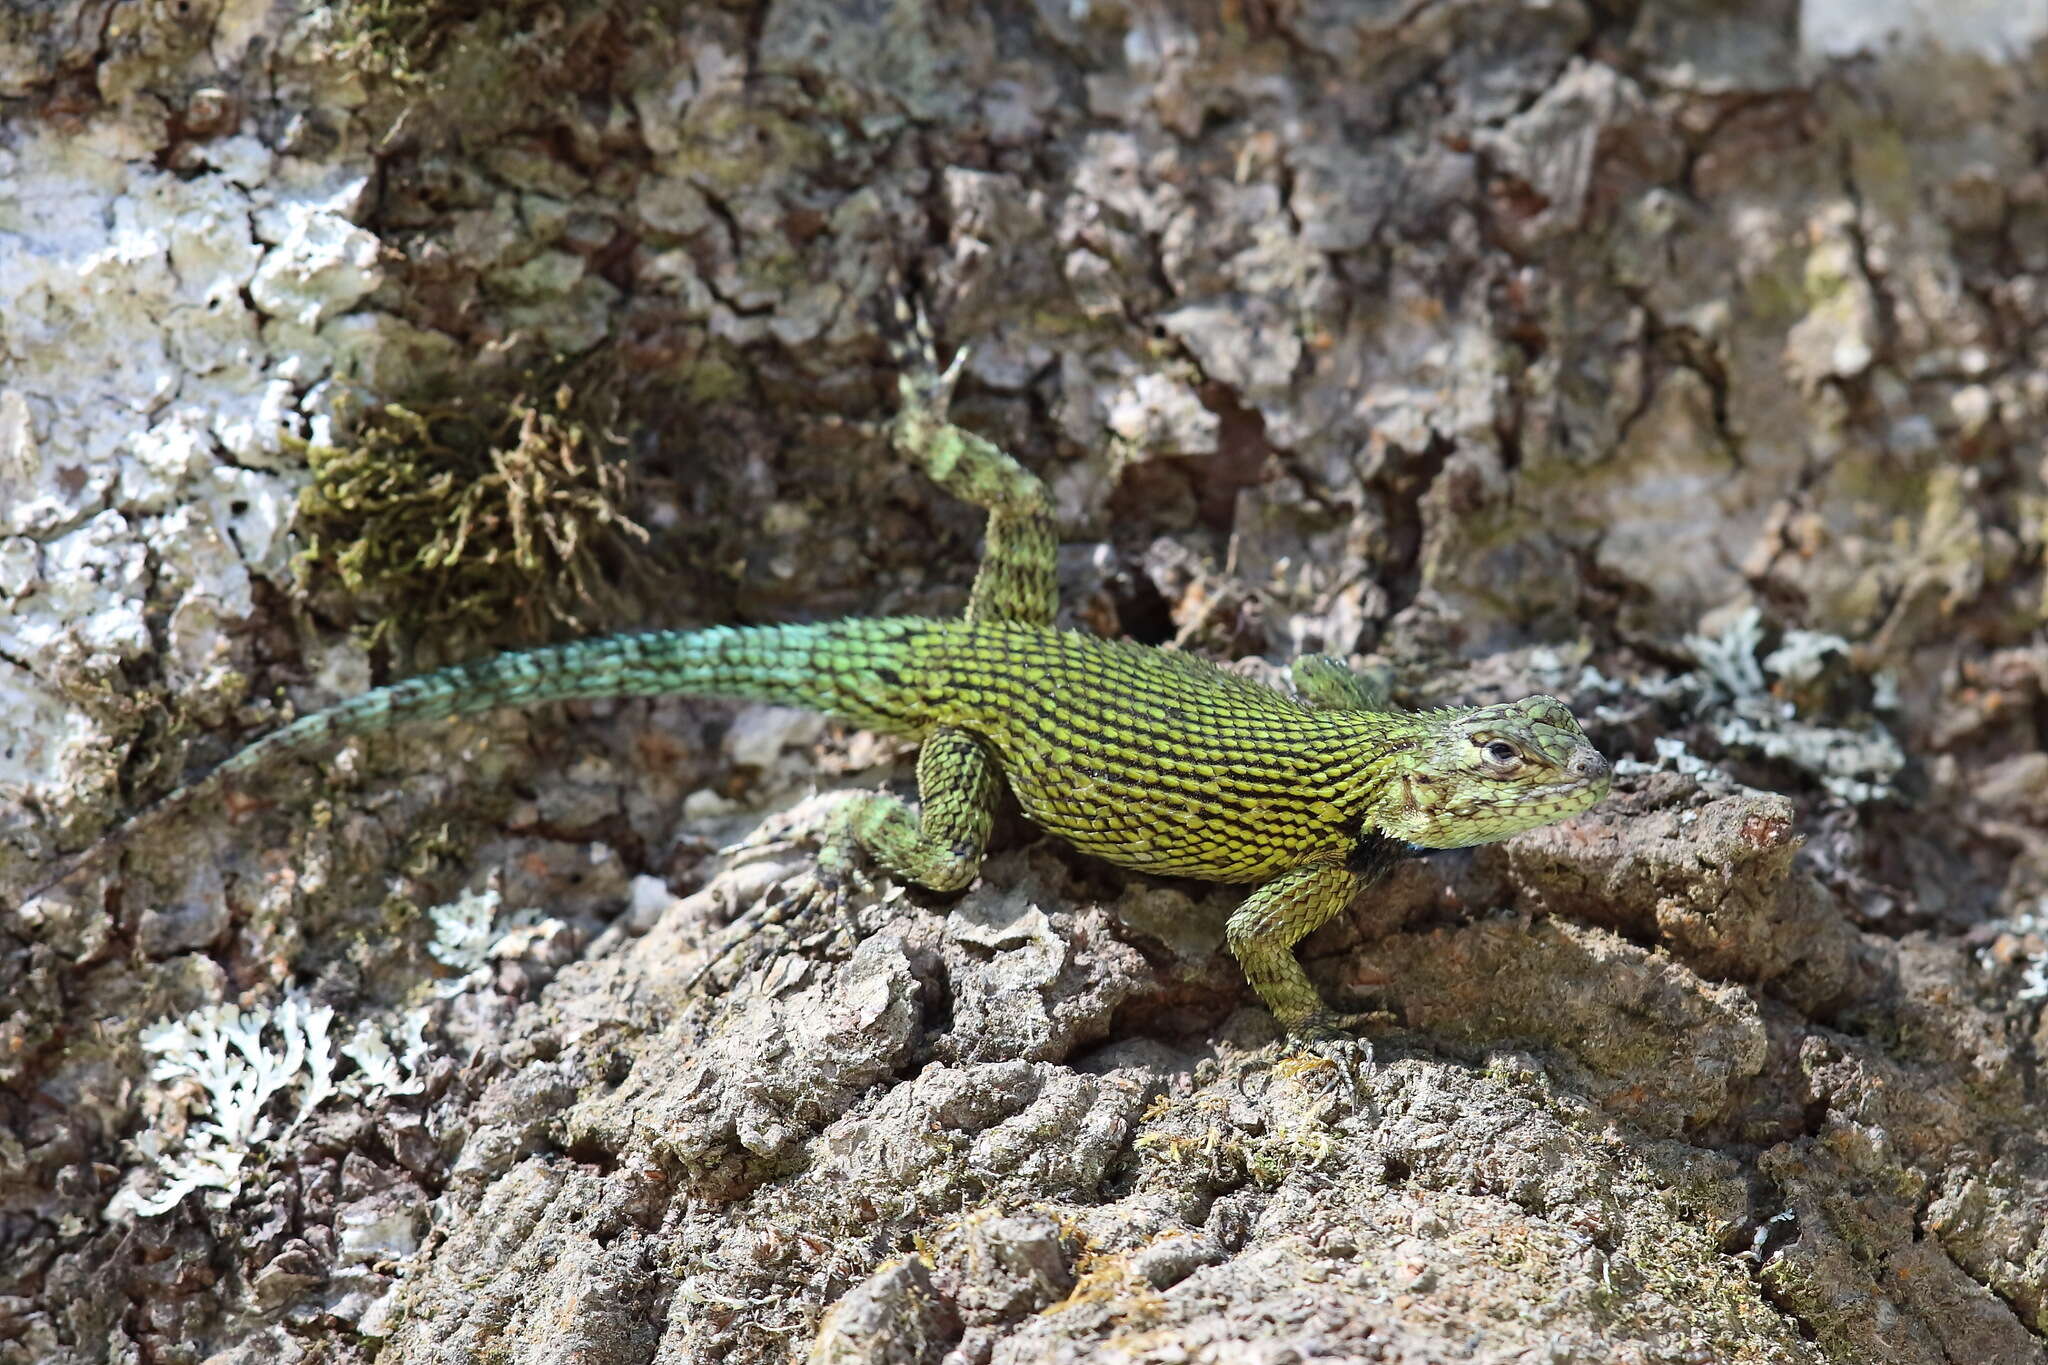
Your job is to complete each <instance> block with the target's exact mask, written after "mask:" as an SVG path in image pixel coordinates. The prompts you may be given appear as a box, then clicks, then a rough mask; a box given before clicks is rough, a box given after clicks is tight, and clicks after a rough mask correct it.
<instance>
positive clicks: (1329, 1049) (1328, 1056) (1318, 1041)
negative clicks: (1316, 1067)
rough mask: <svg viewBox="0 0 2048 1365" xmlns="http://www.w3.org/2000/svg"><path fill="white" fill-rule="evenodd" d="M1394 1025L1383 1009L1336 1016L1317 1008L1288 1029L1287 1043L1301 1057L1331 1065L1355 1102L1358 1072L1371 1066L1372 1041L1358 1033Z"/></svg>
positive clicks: (1357, 1090) (1357, 1094) (1357, 1092)
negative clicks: (1345, 1084) (1291, 1045)
mask: <svg viewBox="0 0 2048 1365" xmlns="http://www.w3.org/2000/svg"><path fill="white" fill-rule="evenodd" d="M1395 1022H1398V1021H1397V1020H1396V1018H1395V1016H1394V1015H1392V1014H1390V1013H1388V1012H1387V1011H1386V1010H1366V1011H1364V1012H1362V1013H1359V1014H1339V1013H1337V1012H1336V1011H1335V1010H1330V1009H1319V1010H1317V1011H1315V1012H1314V1013H1313V1014H1311V1015H1309V1016H1308V1017H1307V1018H1306V1019H1303V1020H1301V1021H1300V1022H1299V1023H1297V1024H1295V1025H1294V1026H1293V1027H1291V1028H1290V1029H1289V1030H1288V1035H1289V1037H1288V1041H1289V1043H1291V1044H1293V1045H1294V1048H1295V1049H1297V1050H1298V1053H1299V1055H1301V1056H1303V1057H1304V1058H1306V1059H1309V1060H1313V1061H1317V1062H1323V1063H1327V1064H1330V1065H1333V1066H1335V1067H1336V1068H1337V1070H1338V1072H1339V1073H1340V1074H1341V1075H1342V1076H1343V1077H1344V1079H1345V1081H1346V1083H1347V1084H1348V1085H1349V1086H1350V1089H1351V1093H1352V1097H1353V1098H1354V1099H1356V1098H1358V1097H1359V1096H1360V1095H1361V1091H1360V1089H1359V1081H1358V1077H1359V1073H1360V1072H1361V1071H1362V1070H1368V1069H1370V1068H1371V1067H1372V1065H1373V1051H1372V1040H1371V1039H1370V1038H1367V1037H1364V1036H1362V1034H1361V1032H1360V1031H1361V1030H1364V1029H1369V1028H1383V1027H1385V1026H1386V1025H1388V1024H1391V1023H1395Z"/></svg>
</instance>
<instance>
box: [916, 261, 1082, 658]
mask: <svg viewBox="0 0 2048 1365" xmlns="http://www.w3.org/2000/svg"><path fill="white" fill-rule="evenodd" d="M895 322H896V332H897V334H896V335H895V336H894V337H893V338H892V339H891V344H892V349H893V352H894V356H895V359H896V362H897V364H898V365H899V366H901V367H902V373H901V375H900V376H899V378H898V379H897V390H898V393H899V395H900V398H901V403H902V406H901V407H900V409H899V410H898V412H897V415H896V421H895V425H894V426H893V427H892V428H891V431H890V438H891V439H892V440H893V441H894V442H895V445H896V449H897V450H899V451H901V452H902V453H903V454H904V455H905V456H907V457H908V458H910V459H912V460H915V461H917V463H918V464H919V465H920V466H922V467H923V469H924V471H925V472H926V473H927V474H929V475H930V476H931V478H932V482H934V483H936V484H938V485H939V487H941V488H943V489H945V490H946V491H947V492H948V493H951V494H952V495H953V496H954V497H956V498H959V499H960V500H961V501H963V502H967V503H971V504H973V505H974V506H976V507H980V508H982V509H984V510H986V511H987V512H988V533H987V537H986V542H985V544H984V546H983V549H982V552H981V570H980V572H979V573H977V574H976V575H975V578H974V588H973V590H972V591H971V592H970V593H969V595H968V599H967V619H968V620H970V621H1017V622H1021V623H1023V624H1027V625H1039V626H1046V625H1051V624H1052V619H1053V615H1054V614H1055V612H1057V611H1058V609H1059V585H1058V582H1057V580H1056V578H1055V573H1054V571H1055V569H1056V567H1057V563H1058V556H1059V532H1058V528H1057V527H1056V526H1055V525H1054V523H1053V516H1052V495H1051V494H1050V493H1048V492H1047V491H1046V487H1045V484H1044V483H1043V482H1041V481H1040V479H1039V477H1038V476H1037V475H1036V474H1033V473H1032V472H1031V471H1030V470H1028V469H1026V468H1025V467H1024V466H1023V465H1021V464H1019V463H1018V462H1017V461H1016V460H1015V459H1014V458H1013V457H1012V456H1010V455H1009V454H1008V453H1007V452H1005V451H1004V450H1003V449H1002V448H1001V447H1000V446H998V445H996V444H995V443H994V442H993V441H990V440H988V439H986V438H985V437H981V436H977V435H975V434H974V433H973V432H971V431H968V430H965V429H964V428H961V427H956V426H954V425H953V423H952V422H951V420H950V419H949V418H948V416H947V410H948V408H949V407H950V406H951V404H952V401H953V386H954V385H955V384H956V383H957V382H958V381H959V378H960V370H961V367H962V365H963V364H964V363H965V362H966V359H967V352H966V351H965V350H962V351H960V352H959V353H958V354H956V355H955V356H954V357H953V361H952V363H951V364H949V365H948V366H946V368H945V369H944V370H941V369H939V366H938V357H937V353H936V351H935V350H934V348H933V343H932V333H931V326H930V324H929V323H928V322H927V321H926V320H925V317H924V314H923V312H922V311H921V310H919V309H917V308H916V307H914V306H913V305H912V304H911V303H910V302H909V300H907V299H903V298H899V300H898V302H897V312H896V319H895Z"/></svg>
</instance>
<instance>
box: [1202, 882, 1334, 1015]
mask: <svg viewBox="0 0 2048 1365" xmlns="http://www.w3.org/2000/svg"><path fill="white" fill-rule="evenodd" d="M1362 885H1363V883H1362V881H1361V879H1360V878H1359V876H1358V874H1357V873H1355V872H1353V871H1352V870H1351V868H1349V867H1347V866H1346V865H1345V864H1343V863H1340V862H1317V863H1308V864H1305V865H1303V866H1301V867H1297V868H1292V869H1290V870H1288V871H1286V872H1283V873H1281V874H1280V875H1279V876H1277V877H1275V878H1274V879H1273V880H1272V881H1270V882H1267V883H1266V884H1265V885H1264V886H1261V887H1260V888H1259V889H1258V890H1256V891H1254V892H1252V893H1251V894H1250V895H1249V896H1246V897H1245V899H1244V904H1243V905H1240V906H1239V907H1238V908H1237V913H1236V914H1234V915H1232V916H1231V917H1230V923H1229V925H1228V926H1227V928H1226V929H1225V937H1226V938H1227V939H1228V940H1229V943H1230V951H1231V952H1232V954H1234V955H1235V956H1236V958H1237V961H1238V965H1239V966H1241V967H1243V968H1244V974H1245V977H1246V979H1247V980H1249V981H1250V982H1251V983H1252V989H1253V990H1255V991H1257V992H1258V993H1259V999H1261V1000H1263V1001H1265V1002H1266V1008H1267V1009H1269V1010H1271V1011H1273V1017H1274V1018H1275V1019H1278V1020H1279V1021H1280V1023H1281V1024H1282V1025H1283V1026H1284V1027H1285V1028H1286V1029H1287V1031H1288V1032H1289V1033H1291V1034H1295V1035H1297V1036H1300V1037H1305V1038H1310V1039H1324V1038H1343V1037H1347V1036H1348V1035H1347V1034H1346V1033H1345V1030H1344V1028H1343V1023H1344V1016H1342V1015H1340V1014H1338V1013H1337V1012H1336V1011H1334V1010H1332V1009H1330V1008H1329V1007H1328V1006H1327V1005H1325V1004H1324V1003H1323V1000H1322V997H1321V996H1319V995H1317V994H1316V988H1315V987H1314V986H1312V985H1310V984H1309V979H1308V973H1307V972H1304V971H1303V970H1302V969H1301V964H1300V963H1299V962H1297V961H1295V960H1294V945H1295V944H1296V943H1299V942H1300V941H1301V940H1302V939H1304V938H1306V937H1307V936H1308V935H1309V934H1311V933H1313V932H1314V931H1315V930H1316V929H1318V928H1320V927H1321V926H1322V925H1323V924H1324V923H1325V922H1327V921H1328V920H1329V918H1330V917H1331V916H1332V915H1335V914H1336V913H1337V912H1338V911H1339V910H1342V909H1343V908H1344V907H1345V906H1346V905H1347V904H1349V903H1350V900H1351V897H1352V895H1353V894H1354V893H1356V892H1357V891H1358V890H1359V889H1360V887H1361V886H1362Z"/></svg>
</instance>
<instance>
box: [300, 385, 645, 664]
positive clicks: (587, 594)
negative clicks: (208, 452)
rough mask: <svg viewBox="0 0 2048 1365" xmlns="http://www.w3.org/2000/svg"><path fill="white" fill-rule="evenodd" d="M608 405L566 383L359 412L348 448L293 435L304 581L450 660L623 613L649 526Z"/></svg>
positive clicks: (379, 639) (372, 627) (313, 591)
mask: <svg viewBox="0 0 2048 1365" xmlns="http://www.w3.org/2000/svg"><path fill="white" fill-rule="evenodd" d="M533 388H538V389H539V390H540V394H539V396H537V397H536V396H534V394H533V391H532V390H533ZM616 417H617V403H616V400H614V399H612V398H611V397H610V396H609V395H607V394H606V393H605V392H604V391H603V388H602V386H599V387H598V388H597V389H595V390H584V389H581V388H578V387H577V386H575V385H572V383H570V382H566V381H558V382H553V383H541V384H538V385H533V386H531V387H520V388H516V389H515V390H514V392H513V393H512V394H511V395H510V396H509V397H498V398H493V397H491V396H489V395H483V396H470V397H448V398H442V399H435V400H430V401H414V402H411V403H407V404H399V403H388V404H381V405H377V406H374V407H371V408H369V409H368V410H367V411H365V412H363V413H362V414H361V415H359V416H357V417H355V418H354V419H353V420H352V421H351V422H349V423H348V425H349V426H350V428H351V429H352V438H351V440H350V442H349V444H347V445H343V446H308V447H306V450H305V454H306V459H307V463H308V464H309V466H310V467H311V470H312V474H313V481H312V482H311V483H310V484H309V485H307V487H306V488H305V490H304V491H303V492H302V493H301V494H300V496H299V518H298V529H299V531H300V534H301V535H302V537H303V538H304V542H305V548H304V549H303V550H302V551H301V552H300V554H299V556H298V559H297V561H296V563H295V565H294V567H295V569H296V571H297V575H298V580H299V588H300V591H301V593H302V594H304V595H306V596H308V597H310V598H313V599H315V600H317V601H319V602H320V603H321V605H323V606H332V605H333V599H334V598H335V596H336V595H337V593H338V594H340V595H342V596H345V597H346V598H347V599H349V601H348V603H347V606H348V609H349V610H351V611H352V612H353V614H354V615H356V616H357V617H358V618H360V619H363V620H365V621H366V622H367V625H368V632H369V637H370V642H371V643H372V644H377V643H383V642H385V641H387V640H390V639H392V638H393V637H396V639H397V640H399V641H403V642H405V643H406V644H407V645H409V646H412V645H417V646H419V647H421V648H422V649H423V651H424V652H428V653H432V654H436V655H442V656H449V657H452V656H454V655H457V654H460V653H463V652H466V651H467V650H469V649H471V648H473V647H474V646H476V645H479V644H484V643H521V642H528V641H532V640H536V639H541V638H545V637H547V636H549V635H552V634H558V633H563V632H564V631H565V630H567V631H589V630H591V629H592V628H593V627H594V626H596V625H598V624H599V623H600V622H602V621H604V620H607V619H618V618H620V617H623V616H627V615H630V614H631V613H632V607H633V594H632V593H630V592H629V591H628V590H627V588H626V587H625V586H623V585H624V584H626V583H627V582H629V581H636V582H644V581H645V579H646V571H645V568H644V560H645V558H646V556H645V554H644V552H641V551H640V547H641V546H642V545H644V544H645V543H646V541H647V539H648V534H647V532H646V531H645V530H643V529H642V528H641V527H640V526H639V525H637V524H636V523H635V522H634V521H633V520H632V519H631V518H629V517H628V516H627V515H626V513H625V511H624V510H623V508H624V506H625V505H626V503H627V501H628V495H629V491H630V490H629V475H628V472H627V468H626V465H625V463H624V462H623V461H622V460H621V459H619V458H618V456H617V454H616V451H617V450H618V448H619V447H621V446H622V445H623V444H624V442H623V441H622V440H621V439H620V438H619V437H618V436H616V435H614V434H612V432H613V429H614V424H615V419H616Z"/></svg>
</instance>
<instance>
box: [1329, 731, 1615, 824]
mask: <svg viewBox="0 0 2048 1365" xmlns="http://www.w3.org/2000/svg"><path fill="white" fill-rule="evenodd" d="M1414 719H1415V720H1416V721H1417V722H1418V723H1419V724H1420V727H1421V734H1420V735H1419V736H1418V741H1419V742H1417V743H1416V744H1415V745H1414V747H1413V748H1410V749H1409V750H1408V751H1407V752H1406V753H1404V754H1402V755H1400V758H1401V760H1404V761H1405V762H1404V766H1403V768H1402V769H1401V771H1400V772H1399V773H1398V775H1397V776H1395V777H1394V778H1393V780H1392V781H1391V782H1389V783H1388V784H1387V785H1386V786H1385V787H1384V788H1382V795H1381V797H1380V799H1379V801H1378V802H1377V803H1376V805H1377V809H1375V810H1374V811H1373V812H1371V814H1370V816H1369V817H1368V818H1369V819H1370V820H1371V822H1372V824H1374V825H1375V826H1377V827H1378V828H1379V829H1380V830H1381V831H1383V832H1384V833H1386V834H1387V835H1389V836H1390V837H1392V838H1396V839H1404V840H1406V841H1407V842H1409V843H1411V844H1414V845H1415V846H1417V847H1418V848H1465V847H1467V846H1469V845H1472V844H1490V843H1493V842H1495V841H1497V840H1500V839H1505V838H1507V837H1508V836H1509V835H1511V834H1519V833H1520V832H1521V831H1523V830H1525V829H1534V828H1536V826H1538V825H1547V824H1549V823H1550V822H1551V821H1553V820H1562V819H1564V818H1565V817H1566V816H1568V815H1577V814H1578V813H1579V812H1580V811H1582V810H1584V809H1586V807H1588V806H1590V805H1592V804H1593V803H1594V802H1596V801H1598V800H1599V799H1600V798H1601V797H1603V796H1605V795H1607V786H1608V782H1609V780H1610V779H1611V777H1612V774H1613V769H1612V768H1611V767H1610V765H1609V764H1608V762H1607V759H1606V758H1605V757H1604V756H1603V755H1602V754H1601V753H1600V751H1599V750H1598V749H1595V748H1594V747H1593V746H1592V744H1590V743H1589V742H1587V739H1586V732H1585V731H1583V730H1581V729H1580V728H1579V722H1578V720H1577V719H1576V718H1575V717H1574V716H1573V715H1572V713H1571V711H1570V710H1569V709H1567V708H1566V706H1565V705H1564V703H1563V702H1560V701H1559V700H1557V699H1556V698H1555V697H1524V698H1522V700H1520V701H1518V702H1510V703H1507V704H1505V705H1501V706H1481V707H1475V708H1473V709H1471V710H1449V711H1429V712H1424V713H1421V714H1419V715H1417V716H1415V717H1414Z"/></svg>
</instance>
